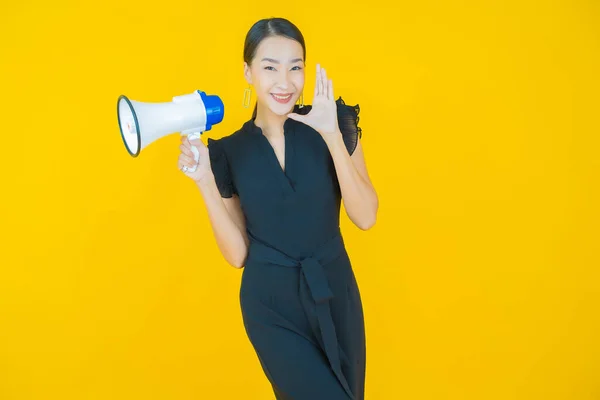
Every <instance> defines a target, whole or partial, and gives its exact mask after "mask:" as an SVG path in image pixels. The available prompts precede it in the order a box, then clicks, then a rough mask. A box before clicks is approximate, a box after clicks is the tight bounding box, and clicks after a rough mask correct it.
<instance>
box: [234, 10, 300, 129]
mask: <svg viewBox="0 0 600 400" xmlns="http://www.w3.org/2000/svg"><path fill="white" fill-rule="evenodd" d="M271 36H284V37H287V38H288V39H292V40H295V41H297V42H298V43H300V45H301V46H302V51H303V52H304V54H303V56H304V60H305V61H306V46H305V45H304V36H302V33H301V32H300V29H298V27H296V25H294V24H293V23H291V22H290V21H288V20H287V19H285V18H265V19H261V20H260V21H258V22H256V23H255V24H254V25H252V27H251V28H250V30H249V31H248V33H247V34H246V41H245V42H244V61H245V62H246V63H247V64H248V66H250V65H251V64H252V60H253V59H254V57H255V56H256V49H257V48H258V46H259V45H260V42H262V41H263V39H266V38H268V37H271ZM256 109H257V104H255V105H254V112H253V113H252V119H254V118H256Z"/></svg>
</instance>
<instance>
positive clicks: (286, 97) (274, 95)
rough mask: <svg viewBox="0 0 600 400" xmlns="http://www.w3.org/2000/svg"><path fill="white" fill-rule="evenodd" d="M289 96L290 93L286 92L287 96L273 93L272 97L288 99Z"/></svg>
mask: <svg viewBox="0 0 600 400" xmlns="http://www.w3.org/2000/svg"><path fill="white" fill-rule="evenodd" d="M290 96H291V94H288V95H287V96H278V95H276V94H273V97H275V98H276V99H279V100H285V99H288V98H289V97H290Z"/></svg>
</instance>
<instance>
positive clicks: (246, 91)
mask: <svg viewBox="0 0 600 400" xmlns="http://www.w3.org/2000/svg"><path fill="white" fill-rule="evenodd" d="M250 97H252V89H250V86H248V87H247V88H246V89H244V101H243V102H242V106H244V108H248V107H250ZM246 100H247V101H246Z"/></svg>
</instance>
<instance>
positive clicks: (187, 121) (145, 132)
mask: <svg viewBox="0 0 600 400" xmlns="http://www.w3.org/2000/svg"><path fill="white" fill-rule="evenodd" d="M224 111H225V110H224V106H223V102H222V101H221V99H220V98H219V96H215V95H210V96H208V95H206V93H204V92H202V91H200V90H196V91H195V92H193V93H190V94H184V95H181V96H175V97H173V100H172V101H170V102H165V103H143V102H140V101H134V100H130V99H128V98H127V96H125V95H121V96H119V99H118V100H117V118H118V120H119V130H120V131H121V137H122V138H123V143H124V144H125V147H126V148H127V151H128V152H129V154H130V155H131V156H132V157H137V156H138V155H139V154H140V151H141V150H142V149H143V148H144V147H146V146H147V145H148V144H150V143H152V142H153V141H155V140H158V139H160V138H161V137H163V136H166V135H169V134H171V133H175V132H180V133H181V134H182V135H187V136H188V138H189V139H190V140H192V139H198V138H200V135H201V134H202V133H203V132H205V131H209V130H210V129H211V128H212V126H213V125H215V124H218V123H219V122H221V121H222V120H223V115H224ZM192 151H193V153H194V160H195V161H196V164H197V163H198V159H199V153H198V149H197V148H196V147H194V146H192ZM195 170H196V165H195V166H194V167H193V168H191V169H188V168H187V167H184V171H189V172H194V171H195Z"/></svg>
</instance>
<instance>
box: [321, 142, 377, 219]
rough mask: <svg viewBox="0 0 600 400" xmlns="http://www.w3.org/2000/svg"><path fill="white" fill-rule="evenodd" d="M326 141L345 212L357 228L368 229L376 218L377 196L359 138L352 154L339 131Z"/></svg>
mask: <svg viewBox="0 0 600 400" xmlns="http://www.w3.org/2000/svg"><path fill="white" fill-rule="evenodd" d="M326 143H327V147H328V148H329V152H330V153H331V156H332V158H333V163H334V165H335V170H336V174H337V177H338V181H339V183H340V188H341V192H342V200H343V202H344V208H345V209H346V214H347V215H348V217H349V218H350V220H351V221H352V222H353V223H354V224H355V225H356V226H357V227H358V228H360V229H362V230H367V229H369V228H371V227H372V226H373V225H375V222H376V220H377V210H378V209H379V199H378V197H377V192H376V191H375V188H374V187H373V184H372V183H371V179H370V178H369V174H368V172H367V166H366V163H365V158H364V153H363V149H362V145H361V143H360V140H358V143H357V144H356V148H355V150H354V152H353V153H352V155H350V154H349V153H348V150H347V148H346V145H345V144H344V140H343V137H342V133H341V132H340V131H338V132H337V133H336V134H334V135H332V136H331V139H328V140H326Z"/></svg>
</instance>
